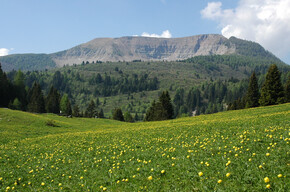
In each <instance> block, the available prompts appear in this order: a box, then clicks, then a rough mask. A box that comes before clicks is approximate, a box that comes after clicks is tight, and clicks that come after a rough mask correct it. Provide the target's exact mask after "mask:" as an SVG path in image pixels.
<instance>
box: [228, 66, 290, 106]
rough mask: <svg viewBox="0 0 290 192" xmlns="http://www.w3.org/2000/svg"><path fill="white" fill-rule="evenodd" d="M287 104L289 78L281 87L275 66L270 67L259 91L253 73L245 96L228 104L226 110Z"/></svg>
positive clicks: (289, 98) (289, 93) (289, 95)
mask: <svg viewBox="0 0 290 192" xmlns="http://www.w3.org/2000/svg"><path fill="white" fill-rule="evenodd" d="M287 102H290V76H288V80H287V82H286V84H285V86H283V84H282V83H281V73H280V71H279V70H278V68H277V66H276V65H271V66H270V67H269V69H268V72H267V74H266V79H265V81H264V83H263V85H262V88H261V89H259V86H258V80H257V77H256V74H255V72H253V73H252V75H251V77H250V79H249V86H248V89H247V92H246V94H245V95H244V96H243V97H241V98H238V99H237V100H235V101H234V102H232V103H230V104H229V106H228V109H229V110H236V109H244V108H252V107H258V106H268V105H277V104H282V103H287Z"/></svg>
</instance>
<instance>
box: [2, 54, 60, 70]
mask: <svg viewBox="0 0 290 192" xmlns="http://www.w3.org/2000/svg"><path fill="white" fill-rule="evenodd" d="M0 62H1V63H2V67H3V70H4V71H11V70H21V71H32V70H45V69H52V68H55V67H56V64H55V62H54V61H53V60H52V59H51V56H49V55H47V54H15V55H7V56H4V57H0Z"/></svg>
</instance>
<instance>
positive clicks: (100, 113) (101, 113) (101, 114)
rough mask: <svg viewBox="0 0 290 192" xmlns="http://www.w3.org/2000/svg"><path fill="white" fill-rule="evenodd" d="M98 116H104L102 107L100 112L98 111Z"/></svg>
mask: <svg viewBox="0 0 290 192" xmlns="http://www.w3.org/2000/svg"><path fill="white" fill-rule="evenodd" d="M98 117H99V118H105V115H104V111H103V109H102V108H101V109H100V112H99V115H98Z"/></svg>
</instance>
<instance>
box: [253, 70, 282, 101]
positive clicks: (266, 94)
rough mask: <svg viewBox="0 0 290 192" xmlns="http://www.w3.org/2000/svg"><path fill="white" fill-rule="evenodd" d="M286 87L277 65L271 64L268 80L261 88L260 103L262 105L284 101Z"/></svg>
mask: <svg viewBox="0 0 290 192" xmlns="http://www.w3.org/2000/svg"><path fill="white" fill-rule="evenodd" d="M284 99H285V98H284V89H283V86H282V83H281V74H280V72H279V70H278V68H277V66H276V65H271V66H270V68H269V70H268V72H267V75H266V80H265V82H264V84H263V86H262V89H261V97H260V100H259V103H260V104H261V105H262V106H267V105H275V104H279V103H283V102H284Z"/></svg>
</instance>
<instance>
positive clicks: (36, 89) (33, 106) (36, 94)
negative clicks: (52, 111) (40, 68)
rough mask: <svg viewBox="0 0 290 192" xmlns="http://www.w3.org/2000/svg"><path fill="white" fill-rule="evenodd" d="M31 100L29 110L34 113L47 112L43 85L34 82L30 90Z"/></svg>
mask: <svg viewBox="0 0 290 192" xmlns="http://www.w3.org/2000/svg"><path fill="white" fill-rule="evenodd" d="M29 95H30V102H29V104H28V111H29V112H33V113H45V102H44V97H43V93H42V91H41V87H40V85H39V84H38V83H34V84H33V87H32V89H31V91H30V94H29Z"/></svg>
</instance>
